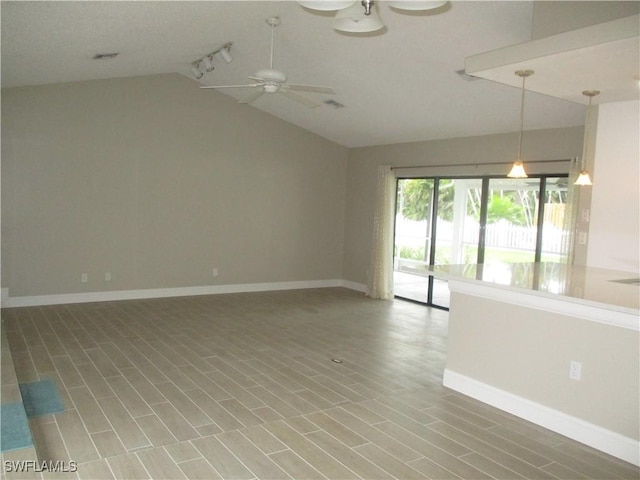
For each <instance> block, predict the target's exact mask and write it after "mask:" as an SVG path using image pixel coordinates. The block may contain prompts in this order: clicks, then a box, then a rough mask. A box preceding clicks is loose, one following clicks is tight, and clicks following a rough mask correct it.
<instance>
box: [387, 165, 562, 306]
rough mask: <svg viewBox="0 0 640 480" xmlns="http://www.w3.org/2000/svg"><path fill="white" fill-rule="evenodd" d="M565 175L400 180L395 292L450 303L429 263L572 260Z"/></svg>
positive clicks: (444, 285) (445, 288) (434, 302)
mask: <svg viewBox="0 0 640 480" xmlns="http://www.w3.org/2000/svg"><path fill="white" fill-rule="evenodd" d="M566 206H567V177H566V176H540V177H536V178H525V179H510V178H489V177H482V178H440V177H437V178H412V179H401V180H398V198H397V203H396V223H395V254H394V292H395V294H396V296H399V297H402V298H407V299H410V300H415V301H419V302H423V303H426V304H428V305H432V306H438V307H444V308H448V307H449V289H448V286H447V282H445V281H442V280H438V279H435V278H433V277H431V276H429V275H428V267H429V266H430V265H449V264H475V263H485V264H488V263H520V262H567V257H568V255H567V244H568V242H567V235H568V233H567V227H566V225H565V223H566V222H565V217H567V216H568V214H567V212H566Z"/></svg>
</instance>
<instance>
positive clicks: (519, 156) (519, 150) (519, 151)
mask: <svg viewBox="0 0 640 480" xmlns="http://www.w3.org/2000/svg"><path fill="white" fill-rule="evenodd" d="M526 80H527V76H526V75H522V95H521V99H520V137H519V138H518V158H517V159H516V160H517V161H522V130H524V92H525V89H524V82H525V81H526Z"/></svg>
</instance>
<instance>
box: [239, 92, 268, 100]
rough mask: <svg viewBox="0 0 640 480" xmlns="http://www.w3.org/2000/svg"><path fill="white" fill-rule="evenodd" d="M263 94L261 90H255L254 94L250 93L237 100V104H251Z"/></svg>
mask: <svg viewBox="0 0 640 480" xmlns="http://www.w3.org/2000/svg"><path fill="white" fill-rule="evenodd" d="M263 93H264V91H263V90H262V89H260V90H256V91H255V92H251V93H250V94H249V95H247V96H246V97H242V98H241V99H240V100H238V102H239V103H251V102H253V101H254V100H256V99H257V98H259V97H261V96H262V94H263Z"/></svg>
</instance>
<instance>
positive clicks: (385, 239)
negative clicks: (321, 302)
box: [367, 166, 396, 299]
mask: <svg viewBox="0 0 640 480" xmlns="http://www.w3.org/2000/svg"><path fill="white" fill-rule="evenodd" d="M395 197H396V177H395V175H394V173H393V170H392V169H391V167H389V166H381V167H378V190H377V194H376V211H375V219H374V237H373V252H372V256H371V267H370V269H369V281H368V284H367V295H368V296H370V297H371V298H382V299H391V298H393V225H394V218H393V214H394V212H395V200H396V199H395Z"/></svg>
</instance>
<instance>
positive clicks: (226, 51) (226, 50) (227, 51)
mask: <svg viewBox="0 0 640 480" xmlns="http://www.w3.org/2000/svg"><path fill="white" fill-rule="evenodd" d="M220 56H221V57H222V59H223V60H224V61H225V62H226V63H231V61H232V60H233V57H232V56H231V45H225V46H224V47H222V48H221V49H220Z"/></svg>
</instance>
